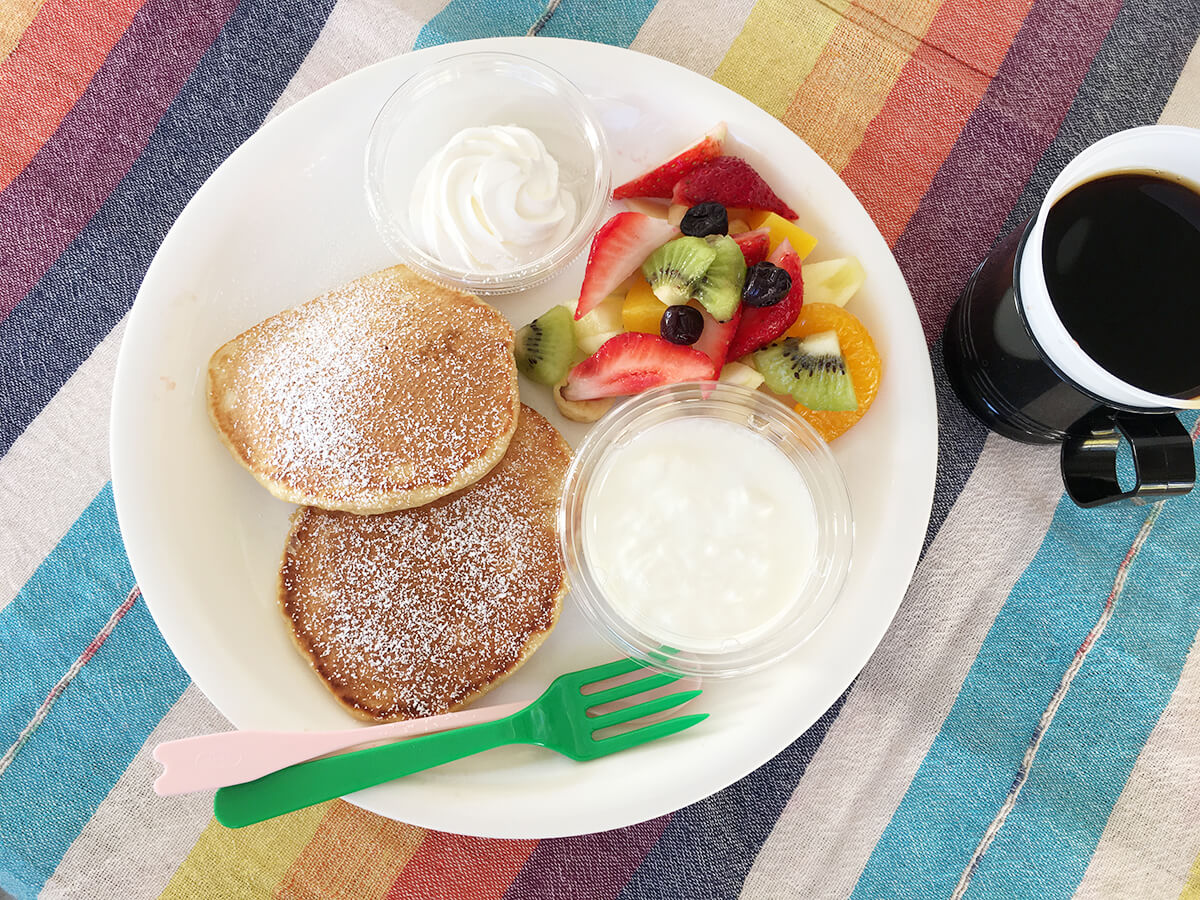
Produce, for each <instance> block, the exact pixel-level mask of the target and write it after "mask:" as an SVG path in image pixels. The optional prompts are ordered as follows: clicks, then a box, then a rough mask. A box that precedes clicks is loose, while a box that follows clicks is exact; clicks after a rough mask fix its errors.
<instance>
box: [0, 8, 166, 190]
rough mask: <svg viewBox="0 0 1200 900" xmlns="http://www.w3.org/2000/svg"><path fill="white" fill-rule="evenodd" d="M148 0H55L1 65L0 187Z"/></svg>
mask: <svg viewBox="0 0 1200 900" xmlns="http://www.w3.org/2000/svg"><path fill="white" fill-rule="evenodd" d="M143 2H144V0H51V2H49V3H47V4H46V6H44V7H43V8H42V11H41V12H40V13H39V14H38V16H37V18H35V19H34V20H33V23H32V24H31V25H30V26H29V28H28V29H26V31H25V35H24V37H22V38H21V42H20V43H19V44H18V45H17V48H16V50H15V51H14V52H13V54H12V55H11V56H9V58H8V59H6V60H5V61H4V62H3V63H2V64H0V190H3V189H4V188H6V187H8V185H9V184H10V183H11V182H12V180H13V179H14V178H16V177H17V175H18V174H20V172H21V170H22V169H24V168H25V166H26V165H28V164H29V161H30V160H31V159H33V157H34V155H35V154H36V153H37V152H38V149H39V148H40V147H41V146H42V144H44V143H45V142H46V140H47V139H48V138H49V137H50V135H52V134H54V130H55V129H56V128H58V125H59V123H60V122H61V121H62V120H63V116H65V115H66V114H67V113H68V112H69V111H70V109H71V107H72V106H74V105H75V102H76V101H77V100H78V99H79V97H80V95H81V94H82V93H83V92H84V90H85V89H86V88H87V86H88V83H89V82H90V81H91V80H92V77H93V76H94V75H95V74H96V70H97V69H99V68H100V66H101V65H102V64H103V62H104V60H105V58H106V57H107V56H108V53H109V51H110V50H112V48H113V45H114V44H116V42H117V40H118V39H119V38H120V37H121V35H122V34H124V33H125V29H126V28H128V27H129V23H130V22H131V21H133V17H134V16H135V15H136V14H137V11H138V10H139V9H141V6H142V3H143Z"/></svg>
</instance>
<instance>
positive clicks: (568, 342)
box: [513, 306, 575, 384]
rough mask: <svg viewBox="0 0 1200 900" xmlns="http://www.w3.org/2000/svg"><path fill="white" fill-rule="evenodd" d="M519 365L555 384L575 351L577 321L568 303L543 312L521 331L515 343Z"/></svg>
mask: <svg viewBox="0 0 1200 900" xmlns="http://www.w3.org/2000/svg"><path fill="white" fill-rule="evenodd" d="M513 355H514V356H515V357H516V358H517V368H518V369H520V370H521V372H522V373H524V374H525V376H526V377H528V378H530V379H531V380H533V381H536V382H538V383H539V384H554V383H555V382H557V381H558V380H559V379H561V378H562V377H563V376H564V375H566V374H567V369H569V368H570V366H571V360H572V358H574V355H575V322H574V320H573V318H572V316H571V311H570V310H569V309H567V308H566V307H565V306H555V307H553V308H552V309H549V310H547V311H546V312H544V313H542V314H541V315H540V316H538V317H537V318H536V319H534V320H533V321H532V322H530V323H529V324H528V325H526V326H525V327H524V328H522V329H521V330H520V331H518V332H517V340H516V343H515V344H514V345H513Z"/></svg>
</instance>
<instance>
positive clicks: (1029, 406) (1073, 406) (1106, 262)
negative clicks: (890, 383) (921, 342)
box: [943, 126, 1200, 507]
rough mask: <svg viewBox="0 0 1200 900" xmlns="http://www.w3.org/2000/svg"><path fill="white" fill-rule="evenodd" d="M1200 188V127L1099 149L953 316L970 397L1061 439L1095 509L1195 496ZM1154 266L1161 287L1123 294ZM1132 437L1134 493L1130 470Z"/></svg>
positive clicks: (1127, 135) (952, 370)
mask: <svg viewBox="0 0 1200 900" xmlns="http://www.w3.org/2000/svg"><path fill="white" fill-rule="evenodd" d="M1197 185H1200V131H1197V130H1194V129H1190V128H1176V127H1164V126H1150V127H1146V128H1135V129H1132V130H1130V131H1124V132H1121V133H1119V134H1115V135H1113V136H1111V137H1109V138H1105V139H1104V140H1102V141H1100V142H1099V143H1097V144H1094V145H1093V146H1091V147H1089V148H1088V149H1087V150H1085V151H1084V152H1083V153H1082V154H1080V155H1079V156H1078V157H1076V158H1075V159H1074V160H1073V161H1072V162H1071V163H1070V164H1068V165H1067V167H1066V168H1065V169H1063V171H1062V173H1061V174H1060V175H1059V177H1058V179H1057V180H1056V181H1055V182H1054V184H1053V185H1052V186H1051V188H1050V191H1049V193H1048V195H1047V198H1046V200H1045V201H1044V202H1043V203H1042V206H1041V208H1040V209H1039V210H1038V212H1037V213H1035V214H1034V215H1033V216H1032V217H1031V218H1030V219H1029V221H1028V222H1026V223H1025V224H1024V225H1022V226H1021V227H1019V228H1018V229H1017V230H1016V231H1014V232H1013V233H1012V234H1010V235H1009V236H1008V237H1006V238H1005V239H1003V240H1001V241H1000V242H999V243H998V244H997V245H996V247H995V248H994V249H993V250H992V252H991V254H990V255H989V256H988V258H987V259H985V260H984V261H983V262H982V263H981V264H980V265H979V267H978V268H977V269H976V270H975V272H974V273H973V274H972V275H971V278H970V280H969V281H968V282H967V285H966V288H965V289H964V290H963V292H962V295H961V296H960V297H959V299H958V302H957V303H956V304H955V306H954V309H953V310H952V312H951V314H950V318H949V319H948V321H947V323H946V330H945V333H944V336H943V350H944V353H945V359H946V372H947V375H948V377H949V380H950V383H951V385H952V386H953V388H954V390H955V392H956V393H957V394H958V396H959V397H960V399H962V401H963V403H964V404H965V405H966V406H967V408H968V409H970V410H971V411H972V412H973V413H974V414H975V415H976V416H977V417H978V418H979V419H981V420H982V421H983V422H984V423H985V424H986V425H987V426H988V427H989V428H990V429H991V430H993V431H995V432H997V433H998V434H1001V435H1003V436H1005V437H1008V438H1011V439H1013V440H1017V441H1023V442H1025V443H1034V444H1047V443H1060V444H1061V445H1062V454H1061V455H1062V474H1063V482H1064V484H1065V486H1066V490H1067V494H1068V495H1069V496H1070V497H1071V499H1072V500H1073V501H1074V502H1075V503H1077V504H1078V505H1079V506H1084V507H1091V506H1099V505H1101V504H1104V503H1111V502H1113V501H1116V500H1125V499H1137V500H1138V501H1142V502H1144V501H1145V500H1154V499H1160V498H1163V497H1169V496H1173V495H1178V494H1185V493H1187V492H1188V491H1189V490H1191V488H1192V485H1193V484H1194V482H1195V479H1196V461H1195V451H1194V449H1193V445H1192V440H1191V437H1190V436H1189V434H1188V431H1187V429H1186V428H1185V427H1184V426H1183V424H1182V423H1181V422H1180V421H1179V419H1178V418H1176V416H1175V412H1176V411H1177V410H1181V409H1196V408H1200V277H1198V274H1197V273H1200V187H1197ZM1062 201H1065V202H1062ZM1060 203H1061V205H1060ZM1171 204H1175V206H1176V207H1178V211H1179V213H1180V214H1179V215H1174V210H1175V208H1174V207H1171ZM1193 207H1194V208H1193ZM1164 208H1166V209H1168V212H1166V213H1164V212H1163V209H1164ZM1189 216H1190V217H1191V218H1190V219H1189ZM1156 217H1157V218H1156ZM1164 217H1165V218H1164ZM1120 228H1124V229H1126V231H1124V232H1121V231H1118V230H1117V229H1120ZM1106 247H1108V248H1114V247H1119V249H1121V250H1122V251H1123V252H1122V253H1117V252H1116V250H1114V249H1109V250H1108V251H1104V248H1106ZM1193 250H1195V253H1193V252H1192V251H1193ZM1098 253H1099V254H1101V255H1099V256H1098V255H1097V254H1098ZM1151 265H1153V266H1154V268H1153V269H1149V270H1146V271H1144V272H1143V271H1141V270H1139V269H1138V267H1139V266H1143V267H1147V266H1151ZM1143 274H1144V275H1145V278H1144V281H1145V282H1146V284H1147V285H1148V287H1147V288H1146V290H1145V291H1143V292H1141V293H1140V294H1139V293H1138V292H1136V291H1122V290H1121V289H1120V288H1121V286H1122V285H1124V284H1125V280H1129V281H1130V283H1133V282H1134V281H1136V279H1137V277H1138V276H1139V275H1143ZM1123 279H1125V280H1123ZM1192 348H1195V349H1192ZM1122 438H1123V439H1124V440H1125V441H1126V442H1127V443H1128V445H1129V448H1130V450H1131V452H1132V456H1133V467H1134V472H1135V475H1136V483H1135V485H1134V486H1133V487H1132V488H1130V489H1129V490H1122V489H1121V486H1120V483H1119V480H1118V476H1117V460H1118V452H1119V448H1120V444H1121V439H1122Z"/></svg>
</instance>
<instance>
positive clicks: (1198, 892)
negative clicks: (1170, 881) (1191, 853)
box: [1179, 856, 1200, 900]
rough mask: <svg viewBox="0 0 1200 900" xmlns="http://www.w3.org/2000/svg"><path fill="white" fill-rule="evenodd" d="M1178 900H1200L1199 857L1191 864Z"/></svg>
mask: <svg viewBox="0 0 1200 900" xmlns="http://www.w3.org/2000/svg"><path fill="white" fill-rule="evenodd" d="M1179 900H1200V856H1197V857H1196V861H1195V862H1194V863H1192V871H1191V873H1190V874H1189V875H1188V880H1187V884H1185V885H1184V886H1183V893H1181V894H1180V895H1179Z"/></svg>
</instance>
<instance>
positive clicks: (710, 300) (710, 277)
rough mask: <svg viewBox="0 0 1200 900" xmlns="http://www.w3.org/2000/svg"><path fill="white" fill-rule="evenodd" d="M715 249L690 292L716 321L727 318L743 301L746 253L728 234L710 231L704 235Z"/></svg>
mask: <svg viewBox="0 0 1200 900" xmlns="http://www.w3.org/2000/svg"><path fill="white" fill-rule="evenodd" d="M705 240H706V241H708V244H709V246H710V247H712V248H713V250H714V251H716V254H717V255H716V258H715V259H714V260H713V261H712V264H711V265H710V266H709V267H708V271H706V272H705V273H704V276H703V277H702V278H701V279H700V281H699V282H697V284H696V290H695V292H694V293H693V294H692V296H693V297H694V298H695V299H697V300H699V301H700V302H701V303H702V304H703V305H704V308H705V309H707V310H708V311H709V312H710V313H712V317H713V318H714V319H716V320H717V321H718V322H728V321H729V320H730V319H732V318H733V314H734V313H735V312H736V311H737V307H738V304H739V303H741V302H742V285H744V284H745V283H746V257H745V256H744V255H743V254H742V248H741V247H739V246H738V245H737V241H735V240H734V239H733V238H731V237H729V235H726V234H721V235H709V236H708V237H706V238H705Z"/></svg>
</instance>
